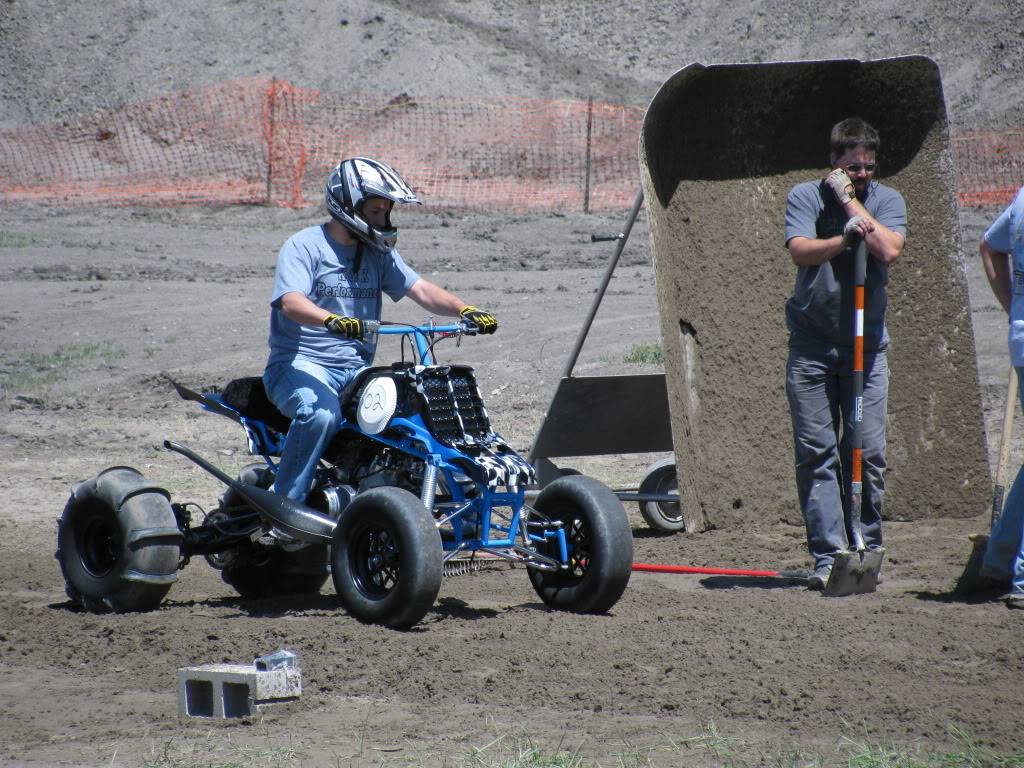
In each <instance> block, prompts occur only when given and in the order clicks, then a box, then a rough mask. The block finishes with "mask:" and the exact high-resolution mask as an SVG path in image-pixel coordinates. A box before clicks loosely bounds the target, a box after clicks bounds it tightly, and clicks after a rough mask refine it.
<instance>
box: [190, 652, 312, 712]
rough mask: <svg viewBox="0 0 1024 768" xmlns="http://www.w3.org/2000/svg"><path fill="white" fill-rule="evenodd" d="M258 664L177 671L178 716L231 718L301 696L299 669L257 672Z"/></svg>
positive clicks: (203, 666) (300, 674)
mask: <svg viewBox="0 0 1024 768" xmlns="http://www.w3.org/2000/svg"><path fill="white" fill-rule="evenodd" d="M257 666H258V665H257V664H203V665H201V666H198V667H184V668H182V669H179V670H178V716H179V717H210V718H231V717H246V716H248V715H253V714H256V713H257V712H259V711H260V710H261V708H263V707H264V706H267V705H270V704H280V703H282V702H286V701H294V700H295V699H297V698H299V696H301V695H302V672H301V670H300V669H299V668H298V667H296V666H292V667H278V668H276V669H266V670H264V669H258V668H257Z"/></svg>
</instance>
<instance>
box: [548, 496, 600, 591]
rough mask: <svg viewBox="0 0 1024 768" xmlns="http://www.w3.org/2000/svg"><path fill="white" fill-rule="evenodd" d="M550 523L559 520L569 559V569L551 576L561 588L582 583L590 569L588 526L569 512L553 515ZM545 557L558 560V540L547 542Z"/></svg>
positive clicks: (580, 518)
mask: <svg viewBox="0 0 1024 768" xmlns="http://www.w3.org/2000/svg"><path fill="white" fill-rule="evenodd" d="M551 520H552V521H556V520H560V521H561V522H562V530H564V531H565V548H566V553H567V554H568V557H569V568H568V569H565V570H560V571H558V572H557V574H552V576H554V577H555V579H556V580H557V583H558V584H559V585H561V586H568V585H572V584H578V583H579V582H580V581H582V580H583V579H584V578H585V577H586V575H587V571H588V570H589V569H590V558H591V554H592V548H591V535H590V526H589V525H588V524H587V521H586V520H584V519H583V518H582V517H581V516H579V515H577V514H574V513H573V512H570V511H565V512H562V513H558V514H555V515H553V516H552V517H551ZM547 542H548V543H547V553H546V554H547V555H548V556H549V557H553V558H555V559H556V560H557V559H559V558H560V553H559V551H558V540H557V539H555V538H551V539H548V540H547Z"/></svg>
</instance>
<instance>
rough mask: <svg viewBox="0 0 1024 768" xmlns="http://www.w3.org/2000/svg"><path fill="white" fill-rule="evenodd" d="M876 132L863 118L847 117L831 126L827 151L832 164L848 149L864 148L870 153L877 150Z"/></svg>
mask: <svg viewBox="0 0 1024 768" xmlns="http://www.w3.org/2000/svg"><path fill="white" fill-rule="evenodd" d="M878 144H879V141H878V131H876V130H875V129H874V127H873V126H872V125H871V124H870V123H869V122H868V121H867V120H864V119H863V118H860V117H848V118H846V119H845V120H840V121H839V122H838V123H836V124H835V125H833V126H832V135H831V136H830V137H829V149H830V150H831V152H832V158H831V159H832V162H833V163H834V162H835V161H836V160H838V159H839V158H840V157H841V156H842V155H844V154H846V151H847V150H849V149H856V148H857V147H864V149H870V150H871V151H872V152H875V151H877V150H878Z"/></svg>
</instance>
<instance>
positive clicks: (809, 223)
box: [786, 182, 824, 244]
mask: <svg viewBox="0 0 1024 768" xmlns="http://www.w3.org/2000/svg"><path fill="white" fill-rule="evenodd" d="M823 207H824V203H822V201H821V195H820V194H818V190H817V187H816V185H815V184H814V182H805V183H803V184H797V185H796V186H795V187H793V189H791V190H790V191H789V195H788V196H787V197H786V243H787V244H788V243H789V241H790V240H792V239H793V238H794V237H806V238H809V239H811V240H814V239H816V238H817V237H818V215H819V214H820V213H821V210H822V208H823Z"/></svg>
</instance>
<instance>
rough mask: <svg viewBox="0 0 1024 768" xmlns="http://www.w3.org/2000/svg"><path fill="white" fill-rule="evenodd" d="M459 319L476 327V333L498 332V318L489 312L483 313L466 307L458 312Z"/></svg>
mask: <svg viewBox="0 0 1024 768" xmlns="http://www.w3.org/2000/svg"><path fill="white" fill-rule="evenodd" d="M459 317H461V318H462V319H463V320H465V321H466V322H468V323H472V324H473V325H475V326H476V330H477V333H494V332H495V331H496V330H498V318H496V317H495V316H494V315H492V314H491V313H490V312H484V311H483V310H482V309H477V308H476V307H474V306H468V307H466V308H465V309H463V310H462V311H461V312H459Z"/></svg>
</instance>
